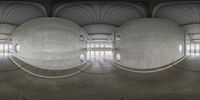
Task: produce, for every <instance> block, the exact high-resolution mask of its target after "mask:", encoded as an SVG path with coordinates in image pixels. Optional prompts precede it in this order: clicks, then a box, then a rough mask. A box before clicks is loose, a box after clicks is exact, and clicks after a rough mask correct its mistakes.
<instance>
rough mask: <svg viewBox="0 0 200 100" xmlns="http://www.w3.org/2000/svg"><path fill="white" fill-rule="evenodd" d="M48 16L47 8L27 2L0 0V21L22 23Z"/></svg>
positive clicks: (14, 23)
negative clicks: (3, 0) (4, 0)
mask: <svg viewBox="0 0 200 100" xmlns="http://www.w3.org/2000/svg"><path fill="white" fill-rule="evenodd" d="M44 16H47V12H46V10H45V8H44V7H43V6H41V5H39V4H35V3H27V2H0V23H3V24H13V25H20V24H22V23H24V22H26V21H28V20H31V19H34V18H38V17H44Z"/></svg>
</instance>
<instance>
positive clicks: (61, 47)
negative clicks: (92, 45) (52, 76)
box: [12, 18, 86, 70]
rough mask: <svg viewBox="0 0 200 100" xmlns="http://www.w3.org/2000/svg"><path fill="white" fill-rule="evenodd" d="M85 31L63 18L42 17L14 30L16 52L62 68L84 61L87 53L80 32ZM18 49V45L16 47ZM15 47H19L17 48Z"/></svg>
mask: <svg viewBox="0 0 200 100" xmlns="http://www.w3.org/2000/svg"><path fill="white" fill-rule="evenodd" d="M81 34H82V35H85V34H86V32H85V31H84V30H83V29H82V28H81V27H80V26H78V25H77V24H75V23H73V22H71V21H68V20H65V19H60V18H39V19H35V20H31V21H28V22H26V23H24V24H22V25H21V26H19V27H18V28H17V29H16V30H15V31H14V33H13V35H12V37H13V45H14V46H15V45H16V44H18V45H19V47H20V49H19V51H18V52H15V53H13V55H14V56H16V57H18V58H19V59H21V60H23V61H25V62H27V63H28V64H30V65H33V66H35V67H39V68H43V69H49V70H63V69H70V68H73V67H77V66H79V65H81V64H82V62H80V55H81V54H84V53H85V52H84V50H82V42H81V40H80V35H81ZM14 49H15V48H14ZM14 51H16V50H14Z"/></svg>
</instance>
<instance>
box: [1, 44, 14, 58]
mask: <svg viewBox="0 0 200 100" xmlns="http://www.w3.org/2000/svg"><path fill="white" fill-rule="evenodd" d="M10 53H12V44H11V43H7V42H1V43H0V55H1V56H2V55H8V54H10Z"/></svg>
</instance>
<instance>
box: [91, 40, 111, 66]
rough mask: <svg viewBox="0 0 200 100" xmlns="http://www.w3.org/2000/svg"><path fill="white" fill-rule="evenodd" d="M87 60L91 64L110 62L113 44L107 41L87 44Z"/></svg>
mask: <svg viewBox="0 0 200 100" xmlns="http://www.w3.org/2000/svg"><path fill="white" fill-rule="evenodd" d="M87 59H88V60H91V61H92V62H96V61H102V62H104V61H105V60H106V61H112V60H113V43H112V42H108V41H99V42H94V41H93V42H87Z"/></svg>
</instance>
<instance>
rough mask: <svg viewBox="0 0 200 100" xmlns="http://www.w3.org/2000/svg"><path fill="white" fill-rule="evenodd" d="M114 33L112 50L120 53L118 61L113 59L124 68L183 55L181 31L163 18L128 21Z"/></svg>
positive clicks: (148, 65)
mask: <svg viewBox="0 0 200 100" xmlns="http://www.w3.org/2000/svg"><path fill="white" fill-rule="evenodd" d="M118 35H120V40H119V41H117V43H116V52H115V54H116V55H117V54H118V55H120V62H117V61H116V59H115V63H118V64H120V65H122V66H125V67H128V68H134V69H152V68H158V67H161V66H163V65H166V64H169V63H171V62H173V61H176V60H178V59H180V58H181V57H183V56H184V50H182V51H181V48H182V49H184V33H183V32H182V30H181V29H180V28H179V26H178V25H176V24H175V23H173V22H170V21H167V20H163V19H153V18H146V19H138V20H133V21H129V22H127V23H125V24H123V25H122V26H121V27H120V28H119V29H118V30H117V31H116V35H115V36H116V37H117V36H118ZM116 55H115V57H116Z"/></svg>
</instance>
